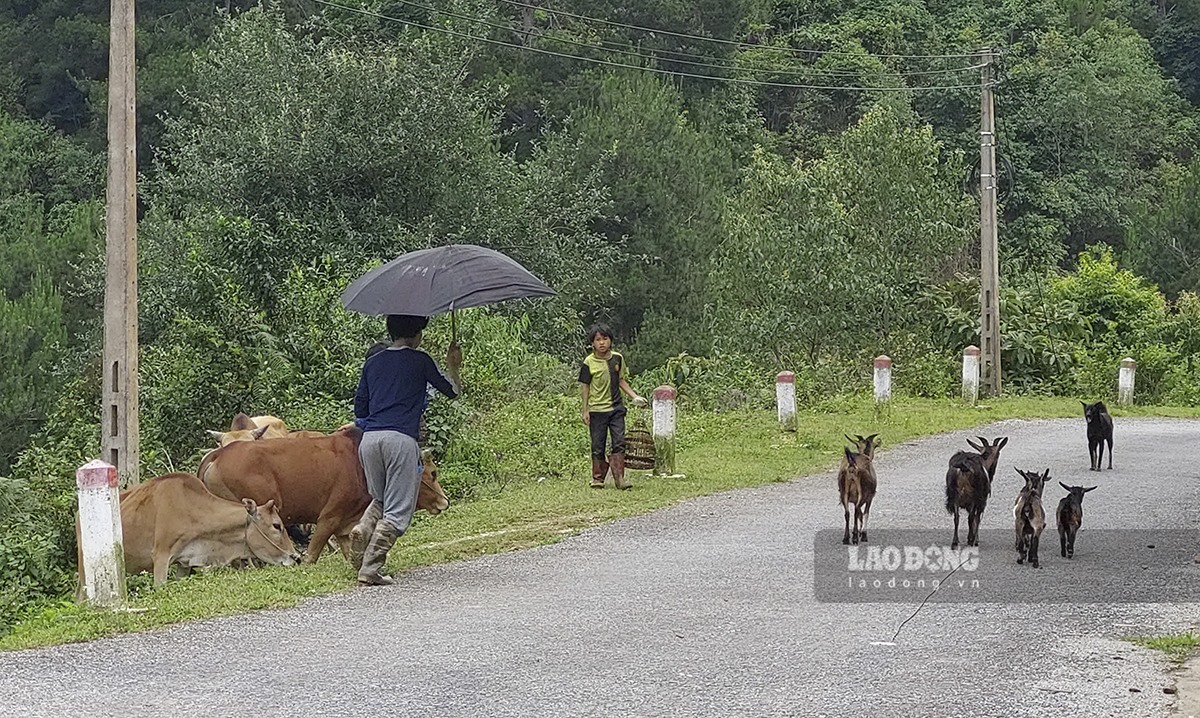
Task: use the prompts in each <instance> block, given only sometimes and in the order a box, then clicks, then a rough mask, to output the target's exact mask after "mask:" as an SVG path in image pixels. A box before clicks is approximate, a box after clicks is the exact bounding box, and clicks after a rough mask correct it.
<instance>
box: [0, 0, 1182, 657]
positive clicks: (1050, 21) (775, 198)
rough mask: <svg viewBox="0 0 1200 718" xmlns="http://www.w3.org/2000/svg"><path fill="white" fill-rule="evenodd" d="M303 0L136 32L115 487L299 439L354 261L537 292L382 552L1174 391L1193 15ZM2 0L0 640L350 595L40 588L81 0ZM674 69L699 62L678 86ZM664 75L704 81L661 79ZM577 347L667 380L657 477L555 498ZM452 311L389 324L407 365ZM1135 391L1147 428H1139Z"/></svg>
mask: <svg viewBox="0 0 1200 718" xmlns="http://www.w3.org/2000/svg"><path fill="white" fill-rule="evenodd" d="M337 4H339V5H342V6H343V7H341V8H336V7H330V6H329V5H328V3H312V2H291V1H290V0H263V1H262V2H259V1H258V0H233V1H222V2H217V3H203V2H199V3H197V2H195V1H194V0H161V2H155V3H150V4H148V5H147V7H145V8H140V9H139V13H140V14H139V18H138V22H139V37H138V51H139V68H138V90H139V105H138V107H139V112H140V116H139V130H140V131H139V137H138V141H139V155H138V159H139V163H140V171H141V183H140V185H139V202H140V207H141V209H142V210H143V213H142V217H141V220H140V223H139V227H138V233H139V235H138V238H139V257H140V265H139V272H140V274H139V303H140V306H139V322H140V324H139V338H140V345H141V356H140V379H139V381H140V396H139V401H140V411H141V415H140V432H141V451H142V455H141V462H142V463H141V474H142V477H143V478H151V477H153V476H156V475H159V474H162V473H166V472H169V471H192V470H194V469H195V468H196V467H197V465H198V463H199V461H200V458H201V456H202V454H203V452H204V451H206V450H208V449H210V448H212V443H211V440H210V438H209V437H208V436H207V434H206V433H205V430H207V429H223V428H226V427H228V425H229V421H230V420H231V418H232V417H233V416H234V415H235V414H237V413H238V412H246V413H247V414H250V415H257V414H272V415H276V416H279V417H282V418H283V419H285V420H286V421H287V423H288V425H289V426H291V427H293V428H297V429H310V430H322V431H330V430H333V429H334V428H336V427H338V426H340V425H342V424H343V423H345V422H346V421H348V420H349V418H350V407H351V399H352V396H353V391H354V388H355V384H356V381H357V377H358V372H359V370H360V368H361V365H362V360H363V356H364V353H365V351H366V349H367V347H369V346H370V345H371V344H372V343H374V342H375V341H377V340H378V339H381V338H382V334H383V326H382V322H381V321H379V320H377V319H372V318H369V317H363V316H358V315H354V314H350V313H347V312H346V311H344V310H343V309H342V307H341V304H340V301H339V294H340V292H341V291H342V289H343V288H344V287H345V286H346V285H347V283H348V282H350V281H352V280H353V279H354V278H355V277H357V276H359V275H361V274H362V273H363V272H364V271H366V270H368V269H369V268H370V267H372V266H374V265H376V264H378V263H379V262H382V261H385V260H387V259H390V258H392V257H394V256H396V255H398V254H400V253H402V252H405V251H409V250H413V249H417V248H422V247H426V246H432V245H441V244H446V243H451V242H463V243H474V244H480V245H484V246H488V247H491V248H495V249H498V250H500V251H503V252H505V253H507V254H509V255H510V256H512V257H513V258H514V259H516V260H518V261H519V262H521V263H522V264H523V265H524V266H526V267H528V268H529V269H530V270H531V271H533V272H534V273H535V274H536V275H537V276H538V277H540V278H541V279H543V280H544V281H545V282H546V283H547V284H549V285H550V286H552V287H554V288H555V289H556V290H557V291H558V292H559V296H558V297H555V298H553V299H549V300H541V301H536V302H516V303H511V304H507V305H502V306H498V307H494V308H489V309H480V310H470V311H466V312H460V316H459V318H458V329H459V335H460V338H461V340H462V343H463V346H464V352H465V365H464V379H465V380H466V382H467V386H468V392H467V394H466V396H464V400H463V401H462V402H443V401H440V400H439V401H435V402H434V403H433V405H432V406H431V409H430V414H429V416H428V428H429V437H430V439H429V448H431V449H432V450H433V451H434V454H435V456H436V459H437V461H438V464H439V466H440V468H441V480H442V483H443V485H444V486H445V488H446V489H447V491H448V493H449V494H450V497H451V499H452V501H453V502H454V507H453V508H452V509H451V511H450V512H449V513H448V514H447V515H445V516H443V517H439V518H438V519H437V520H429V521H421V522H419V523H418V525H417V527H416V528H415V529H414V530H413V532H412V534H411V535H410V536H408V537H406V539H405V541H404V542H403V543H404V548H398V549H397V550H396V552H395V556H394V558H393V561H394V562H396V563H395V564H394V566H393V567H407V566H418V565H425V564H429V563H433V562H438V561H444V560H450V559H454V558H459V557H464V556H471V555H477V554H479V553H483V552H488V551H499V550H507V549H510V548H514V547H518V546H524V545H529V544H533V543H539V542H544V541H548V540H555V539H557V538H559V537H561V536H563V535H568V534H569V533H570V532H572V531H576V530H578V529H580V528H583V527H586V526H590V525H593V524H594V523H595V522H597V521H604V520H609V519H612V518H616V517H619V516H625V515H630V514H632V513H638V512H643V511H647V510H651V509H653V508H655V507H658V506H663V505H666V504H668V503H670V502H673V501H678V500H681V499H683V498H686V497H688V496H694V495H697V494H703V493H709V492H712V491H721V490H726V489H730V488H736V487H740V486H750V485H755V484H761V483H764V482H769V481H776V480H781V479H785V478H789V477H793V476H798V475H803V474H805V473H807V472H810V471H814V470H821V469H825V468H829V467H830V466H831V465H832V462H833V461H834V460H835V458H836V455H837V451H838V442H839V441H840V438H841V435H842V433H845V432H847V431H853V432H861V433H874V432H876V431H879V432H881V433H882V434H883V435H884V437H885V441H887V442H888V443H889V444H891V443H895V442H898V441H901V440H903V439H904V438H906V437H912V436H918V435H923V434H928V433H931V432H937V431H941V430H944V429H947V428H953V427H959V426H967V425H971V424H975V423H982V422H985V421H991V420H994V419H999V418H1006V417H1019V416H1021V417H1035V416H1075V415H1076V414H1077V413H1078V411H1079V408H1080V407H1079V405H1078V403H1077V402H1078V400H1080V399H1086V400H1087V401H1089V402H1090V401H1095V400H1109V401H1111V400H1112V399H1114V398H1115V393H1116V376H1117V367H1118V365H1119V362H1120V360H1121V359H1122V358H1124V357H1127V356H1128V357H1133V358H1134V359H1136V360H1137V362H1138V368H1137V394H1136V401H1137V402H1138V404H1139V406H1138V407H1136V408H1134V409H1131V410H1130V411H1131V412H1133V413H1137V412H1168V411H1172V412H1175V411H1177V412H1182V413H1189V412H1192V411H1193V410H1192V409H1191V408H1190V407H1195V406H1197V405H1200V298H1198V297H1197V294H1196V292H1197V290H1198V289H1200V285H1198V284H1197V280H1198V279H1200V275H1197V274H1196V269H1195V268H1196V267H1200V214H1198V212H1200V209H1198V208H1200V198H1198V197H1197V192H1198V190H1200V152H1197V150H1200V108H1198V105H1200V84H1198V82H1197V77H1198V75H1197V73H1196V71H1195V69H1196V67H1198V66H1200V45H1198V44H1197V43H1196V42H1195V41H1194V38H1196V37H1200V12H1198V11H1197V10H1196V3H1194V2H1193V3H1183V2H1148V1H1147V2H1143V1H1141V0H1138V1H1137V2H1124V3H1099V2H1082V1H1077V0H1072V1H1070V2H1068V1H1065V0H1011V1H1009V2H1005V3H1003V7H1002V8H998V7H993V5H994V4H990V3H983V2H966V3H963V2H953V3H948V2H933V1H931V2H924V3H912V2H908V1H907V0H848V1H847V2H840V3H828V2H825V3H818V2H763V1H761V0H720V1H715V2H714V1H710V0H698V1H697V2H692V3H687V2H683V3H663V2H660V1H659V0H634V1H632V2H622V3H611V2H606V1H603V0H601V1H599V2H596V1H593V0H588V1H587V2H583V0H561V1H560V2H554V3H547V4H546V6H545V7H543V8H540V9H539V10H537V11H536V12H531V13H524V12H522V8H520V7H517V6H513V5H511V4H509V3H506V2H500V3H492V2H488V3H479V2H473V1H472V0H428V1H427V2H421V3H412V2H407V1H406V0H394V1H392V0H389V1H387V2H382V3H378V2H371V3H363V2H360V0H341V2H339V3H337ZM10 5H11V7H9V8H7V10H6V11H5V12H0V57H2V58H3V59H4V62H0V168H2V170H3V171H0V362H2V363H3V366H4V367H5V370H4V371H3V372H0V641H2V642H3V645H4V646H8V647H14V646H18V645H32V644H37V643H44V642H51V641H58V640H78V639H80V638H83V637H86V636H89V635H102V634H107V633H112V632H115V631H119V630H132V629H138V628H144V627H149V626H154V625H165V624H168V623H171V622H174V621H178V620H185V619H192V618H198V617H201V616H205V615H217V614H221V613H229V612H233V611H239V610H247V609H252V608H261V607H267V606H275V605H286V604H288V603H291V602H294V601H295V600H298V599H300V598H303V597H305V596H308V595H315V594H320V593H325V592H328V591H335V590H342V589H344V588H346V587H347V586H349V585H350V583H351V577H350V575H349V572H348V569H346V568H345V567H344V565H343V564H342V563H341V562H340V561H341V560H340V558H338V557H327V558H326V559H325V560H324V561H322V562H321V563H320V564H318V565H317V566H315V567H302V568H301V569H299V570H296V571H290V572H283V571H276V570H267V571H262V572H253V573H234V572H216V573H214V574H213V575H208V576H202V577H199V578H195V579H188V580H187V581H181V582H179V583H178V584H173V585H170V586H168V587H166V588H164V589H161V590H158V591H153V590H151V589H150V588H149V586H148V585H146V584H145V583H142V582H141V581H142V579H135V580H134V584H133V585H134V591H133V593H134V602H133V603H134V606H135V607H138V608H146V609H149V610H145V611H141V612H130V613H121V614H113V615H101V614H97V613H94V612H91V611H89V610H88V609H85V608H80V607H75V606H74V605H73V604H72V603H71V600H70V597H71V596H72V594H73V591H74V576H75V542H74V528H73V527H74V511H75V487H74V473H75V470H76V468H77V467H79V466H80V465H81V464H83V463H85V462H87V461H88V460H90V459H92V458H95V456H96V454H97V453H98V447H99V423H100V422H99V416H98V412H99V405H100V354H101V346H102V331H101V330H102V324H103V323H102V317H101V315H100V308H101V307H102V306H103V301H102V298H103V287H104V272H103V258H104V231H103V202H104V195H105V192H104V184H103V183H104V136H105V133H104V118H105V112H104V108H105V106H106V96H105V90H106V81H105V80H106V78H105V75H106V72H107V60H106V58H107V47H106V46H105V42H106V40H105V39H106V38H107V32H106V30H105V28H106V23H107V12H108V4H107V3H105V2H99V1H98V0H81V1H80V2H78V3H75V4H73V5H72V9H71V11H70V12H71V13H72V14H71V15H69V16H66V15H64V12H65V11H64V10H63V7H64V4H63V3H62V2H59V1H57V0H30V1H29V2H22V3H17V4H11V3H10ZM364 7H369V8H370V9H371V11H372V12H374V13H375V14H363V13H361V12H357V10H359V9H362V8H364ZM556 9H561V10H567V11H570V12H571V13H572V14H573V16H568V15H559V14H555V13H554V12H552V11H553V10H556ZM143 10H144V12H143ZM589 17H595V18H601V19H605V20H608V21H609V22H608V24H606V23H600V22H596V21H594V20H590V19H588V18H589ZM419 25H424V26H426V27H428V28H433V29H428V30H423V29H420V28H419V27H418V26H419ZM648 25H654V26H657V27H660V28H673V29H675V30H677V31H678V32H679V33H680V34H679V35H661V34H651V33H647V32H645V31H643V30H641V29H638V28H639V27H645V26H648ZM442 30H452V31H453V33H450V32H442ZM455 33H456V34H455ZM470 37H476V38H478V37H485V38H486V39H487V40H493V41H497V42H501V43H504V44H496V43H495V42H493V43H487V42H483V41H479V40H472V39H468V38H470ZM713 38H719V39H723V40H730V41H734V42H732V43H712V42H711V41H710V40H711V39H713ZM739 42H740V43H744V44H737V43H739ZM580 43H582V44H583V45H582V46H581V45H580ZM982 46H993V47H1000V48H1003V50H1004V54H1003V56H1002V64H1001V65H999V66H998V67H996V68H995V69H996V70H997V72H998V74H999V77H1000V84H999V85H998V86H997V88H996V100H997V113H998V118H999V119H998V125H997V126H998V128H999V135H998V142H999V147H1000V153H1001V165H1002V166H1003V167H1005V168H1009V167H1011V172H1010V171H1008V170H1007V169H1006V170H1005V172H1004V174H1003V176H1002V177H1001V184H1002V188H1001V189H1002V201H1001V211H1000V230H999V231H1000V236H1001V238H1002V241H1001V269H1002V283H1001V297H1000V300H1001V317H1002V321H1001V332H1002V340H1001V347H1002V351H1003V367H1004V376H1003V379H1004V386H1005V392H1006V396H1009V397H1012V398H1006V399H1004V400H1002V401H996V402H988V403H987V406H986V408H984V407H980V408H977V409H968V408H965V407H962V406H960V405H959V404H958V403H957V402H956V400H955V396H956V395H957V394H958V392H959V376H960V373H959V372H960V366H961V365H960V361H961V356H962V351H963V349H964V348H965V347H966V346H968V345H971V344H978V343H979V334H978V329H977V327H978V292H979V285H978V280H977V276H978V271H977V262H976V256H977V253H978V236H979V235H978V217H979V212H978V205H977V203H976V197H975V192H976V189H975V188H976V187H977V186H978V182H977V178H976V177H975V170H974V165H975V162H976V159H975V158H977V157H978V126H979V124H978V121H979V120H978V109H979V77H980V76H979V68H978V67H976V66H975V65H976V63H977V60H978V57H977V56H976V55H974V54H973V53H974V52H975V51H976V50H977V49H978V48H979V47H982ZM526 48H537V49H541V50H546V51H548V52H557V53H559V54H560V55H561V54H563V53H566V54H568V55H570V54H573V55H575V59H571V58H570V57H555V56H553V55H548V54H545V53H534V52H529V51H528V50H527V49H526ZM618 48H625V50H624V51H623V52H617V49H618ZM629 52H634V53H635V54H636V53H640V55H641V56H640V57H632V58H631V57H630V56H629V54H628V53H629ZM681 52H683V53H688V54H683V55H681V54H680V53H681ZM697 56H698V57H699V58H701V59H702V60H704V61H705V62H706V65H702V66H695V65H688V64H687V63H683V62H681V61H680V58H684V57H697ZM596 60H605V61H611V62H621V63H624V64H631V63H632V64H635V65H644V66H645V67H646V68H647V70H646V71H643V70H641V69H633V68H617V67H613V66H611V65H600V64H597V63H596V62H595V61H596ZM698 67H707V68H708V70H709V71H712V74H711V75H710V77H709V79H704V78H689V77H686V76H684V75H675V76H672V75H670V74H669V73H670V72H672V71H680V70H682V71H685V72H688V71H693V70H696V69H697V68H698ZM650 70H659V71H662V72H651V71H650ZM663 72H666V73H668V74H662V73H663ZM735 78H742V79H749V80H753V81H754V82H758V83H762V84H751V83H735V82H732V81H729V80H732V79H735ZM789 85H790V86H789ZM795 85H805V86H807V87H804V88H797V87H795ZM935 88H937V89H935ZM1097 118H1102V119H1097ZM597 320H604V321H607V322H608V323H610V324H612V326H613V327H614V329H615V331H616V332H617V336H616V347H617V348H618V350H620V351H622V352H624V353H625V354H626V355H627V356H628V357H629V360H630V364H631V368H632V369H633V376H634V382H635V385H636V386H637V387H638V389H639V391H641V392H642V393H643V394H648V393H649V392H650V391H651V390H652V389H653V388H654V387H655V386H658V385H661V384H670V385H673V386H675V387H677V388H678V390H679V397H680V398H679V407H680V415H681V417H682V419H681V421H682V425H681V428H680V442H681V446H680V454H679V457H678V465H679V467H680V469H682V470H683V471H684V472H685V473H687V474H688V479H687V480H685V481H680V482H678V483H670V484H668V483H664V482H657V481H653V480H639V484H640V485H639V487H638V490H636V491H633V492H630V493H629V495H627V496H617V495H613V494H612V492H601V493H599V494H597V495H593V494H591V493H589V492H588V490H586V487H585V484H586V481H585V478H586V477H585V476H584V472H585V471H586V466H585V462H586V456H587V448H586V435H585V433H584V431H583V429H582V427H581V426H579V425H578V420H577V418H576V414H577V413H578V409H577V402H578V398H577V391H578V390H577V387H576V386H575V383H574V379H575V377H576V375H577V373H576V364H575V363H576V362H577V361H578V360H579V359H580V358H581V357H582V355H583V354H584V351H585V350H584V340H583V337H584V335H585V330H586V327H587V325H588V324H590V323H592V322H593V321H597ZM448 325H449V322H447V321H445V320H444V319H437V320H435V321H434V323H433V324H432V325H431V327H430V329H429V331H428V332H427V336H426V342H425V346H426V348H427V349H428V350H429V351H430V352H431V353H432V354H433V355H434V356H439V357H440V356H442V355H444V353H445V350H446V346H447V344H448V342H449V332H450V328H449V326H448ZM879 354H887V355H888V356H890V357H891V358H892V359H893V361H894V393H895V396H896V404H895V406H894V407H893V408H892V410H891V411H890V413H887V414H886V415H884V416H881V417H878V418H876V417H875V416H874V415H873V413H872V410H871V407H870V397H869V386H870V382H869V379H870V362H871V359H872V358H873V357H875V356H876V355H879ZM781 370H790V371H793V372H795V373H796V392H797V399H798V405H799V407H800V412H801V415H800V419H799V420H800V428H799V431H798V432H797V433H796V434H794V435H789V434H780V433H779V432H778V431H776V430H775V428H774V413H773V406H774V389H773V378H774V376H775V374H776V373H777V372H779V371H781ZM1167 406H1177V407H1181V408H1180V409H1159V408H1150V407H1167ZM632 418H634V419H636V413H635V415H634V417H632ZM564 532H565V533H564ZM56 631H57V632H59V633H55V632H56ZM56 636H57V637H56Z"/></svg>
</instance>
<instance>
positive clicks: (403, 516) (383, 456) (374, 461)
mask: <svg viewBox="0 0 1200 718" xmlns="http://www.w3.org/2000/svg"><path fill="white" fill-rule="evenodd" d="M358 458H359V460H360V461H362V467H363V473H364V474H366V476H367V491H368V492H370V494H371V498H373V499H375V500H376V501H378V502H379V503H381V504H383V518H384V519H386V520H387V522H388V523H390V524H391V525H392V526H394V527H395V528H396V530H397V531H398V532H400V533H401V534H403V533H404V532H405V531H407V530H408V525H409V524H410V523H412V517H413V512H415V511H416V510H417V494H418V493H420V490H421V474H420V472H419V471H418V470H417V466H418V464H419V463H420V461H421V449H420V447H419V446H417V440H416V439H414V438H412V437H411V436H409V435H408V434H401V433H400V432H398V431H368V432H366V433H364V434H363V438H362V441H361V442H360V443H359V445H358Z"/></svg>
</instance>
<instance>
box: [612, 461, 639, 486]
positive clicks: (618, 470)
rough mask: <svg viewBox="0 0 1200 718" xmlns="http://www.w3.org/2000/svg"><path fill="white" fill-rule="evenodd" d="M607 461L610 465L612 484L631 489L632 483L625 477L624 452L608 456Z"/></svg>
mask: <svg viewBox="0 0 1200 718" xmlns="http://www.w3.org/2000/svg"><path fill="white" fill-rule="evenodd" d="M608 463H609V465H611V466H612V475H613V485H614V486H616V487H617V488H618V489H632V488H633V484H631V483H629V481H627V480H626V479H625V454H624V453H620V454H613V455H612V456H609V457H608Z"/></svg>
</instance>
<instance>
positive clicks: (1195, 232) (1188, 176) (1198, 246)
mask: <svg viewBox="0 0 1200 718" xmlns="http://www.w3.org/2000/svg"><path fill="white" fill-rule="evenodd" d="M1129 245H1130V251H1129V256H1130V259H1131V261H1132V263H1133V265H1134V266H1135V267H1136V268H1137V269H1138V271H1139V272H1141V273H1142V275H1144V276H1146V277H1148V278H1150V279H1151V280H1153V281H1154V282H1155V283H1157V284H1158V286H1159V287H1161V288H1162V290H1163V291H1164V292H1166V293H1167V294H1169V295H1172V296H1174V295H1177V294H1179V293H1180V292H1184V291H1188V292H1193V293H1195V292H1197V291H1198V290H1200V156H1197V157H1194V158H1193V159H1192V162H1191V164H1189V165H1187V166H1185V167H1179V166H1177V165H1166V166H1164V168H1163V171H1162V172H1160V179H1159V191H1158V192H1157V193H1155V194H1154V195H1153V196H1152V197H1151V198H1149V199H1147V200H1144V201H1143V202H1142V203H1141V204H1140V205H1139V207H1138V211H1137V213H1136V215H1135V217H1134V222H1133V223H1132V226H1131V228H1130V237H1129Z"/></svg>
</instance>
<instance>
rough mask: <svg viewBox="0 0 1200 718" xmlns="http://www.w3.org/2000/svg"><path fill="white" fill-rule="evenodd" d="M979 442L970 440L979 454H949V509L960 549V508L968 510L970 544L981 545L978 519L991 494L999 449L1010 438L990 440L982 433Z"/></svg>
mask: <svg viewBox="0 0 1200 718" xmlns="http://www.w3.org/2000/svg"><path fill="white" fill-rule="evenodd" d="M977 438H978V439H979V441H980V443H978V444H976V443H975V442H973V441H971V440H970V439H967V443H968V444H970V446H971V448H972V449H975V450H976V451H977V452H979V453H977V454H972V453H971V452H969V451H959V452H956V453H955V454H954V456H951V457H950V468H949V469H948V470H947V471H946V511H947V512H949V513H951V514H953V515H954V542H953V543H951V544H950V547H951V548H958V510H959V509H964V510H965V511H966V512H967V545H968V546H978V545H979V521H980V519H981V518H983V510H984V509H985V508H986V507H987V500H988V496H989V495H990V494H991V493H992V479H993V478H994V477H995V476H996V463H997V462H998V461H999V460H1000V449H1002V448H1004V445H1005V444H1007V443H1008V437H1001V438H998V439H996V441H995V443H991V444H989V443H988V440H987V439H985V438H983V437H982V436H980V437H977Z"/></svg>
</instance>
